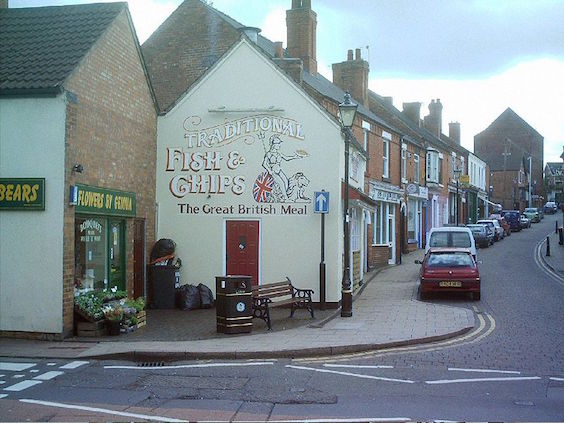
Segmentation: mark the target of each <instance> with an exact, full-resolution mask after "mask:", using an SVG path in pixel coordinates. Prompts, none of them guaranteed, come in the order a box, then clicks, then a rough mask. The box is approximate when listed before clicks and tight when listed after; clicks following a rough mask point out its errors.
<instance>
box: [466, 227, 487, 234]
mask: <svg viewBox="0 0 564 423" xmlns="http://www.w3.org/2000/svg"><path fill="white" fill-rule="evenodd" d="M468 227H469V228H470V230H471V231H472V232H479V233H481V232H484V227H483V226H468Z"/></svg>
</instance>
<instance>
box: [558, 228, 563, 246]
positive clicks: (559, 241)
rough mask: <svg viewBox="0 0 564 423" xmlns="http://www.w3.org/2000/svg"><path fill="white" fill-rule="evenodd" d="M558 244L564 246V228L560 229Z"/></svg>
mask: <svg viewBox="0 0 564 423" xmlns="http://www.w3.org/2000/svg"><path fill="white" fill-rule="evenodd" d="M558 238H559V239H558V243H559V244H560V245H564V228H558Z"/></svg>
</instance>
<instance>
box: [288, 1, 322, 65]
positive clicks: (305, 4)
mask: <svg viewBox="0 0 564 423" xmlns="http://www.w3.org/2000/svg"><path fill="white" fill-rule="evenodd" d="M316 28H317V14H316V13H315V12H314V11H313V10H311V0H292V8H291V9H290V10H286V38H287V43H288V45H287V49H286V50H287V52H288V55H289V56H290V57H297V58H300V59H302V61H303V62H304V69H305V70H307V71H308V72H309V73H311V74H312V75H315V74H317V58H316V56H317V54H316V51H317V46H316V43H317V36H316Z"/></svg>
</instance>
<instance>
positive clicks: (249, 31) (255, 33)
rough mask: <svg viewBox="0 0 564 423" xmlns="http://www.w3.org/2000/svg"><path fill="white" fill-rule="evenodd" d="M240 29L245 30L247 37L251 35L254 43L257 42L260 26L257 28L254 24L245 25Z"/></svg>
mask: <svg viewBox="0 0 564 423" xmlns="http://www.w3.org/2000/svg"><path fill="white" fill-rule="evenodd" d="M239 31H240V32H243V33H244V34H245V35H246V36H247V37H249V38H250V40H251V41H252V42H253V43H255V44H256V43H257V41H258V35H259V32H260V28H256V27H254V26H244V27H242V28H239Z"/></svg>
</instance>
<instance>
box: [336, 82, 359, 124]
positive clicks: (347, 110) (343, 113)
mask: <svg viewBox="0 0 564 423" xmlns="http://www.w3.org/2000/svg"><path fill="white" fill-rule="evenodd" d="M357 108H358V104H355V103H353V102H352V101H351V95H350V93H349V92H348V91H347V92H346V93H345V101H343V102H342V103H341V104H339V115H340V117H341V124H342V125H343V126H344V127H345V128H351V127H352V126H353V123H354V117H355V115H356V109H357Z"/></svg>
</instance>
